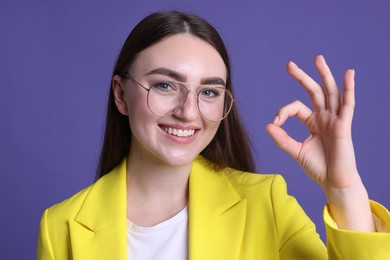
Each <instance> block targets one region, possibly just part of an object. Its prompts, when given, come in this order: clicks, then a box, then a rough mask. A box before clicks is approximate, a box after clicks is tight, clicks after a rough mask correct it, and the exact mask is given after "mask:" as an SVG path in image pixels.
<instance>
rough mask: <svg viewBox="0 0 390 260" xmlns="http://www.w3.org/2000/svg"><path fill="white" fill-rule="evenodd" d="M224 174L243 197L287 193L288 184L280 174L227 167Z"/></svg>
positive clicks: (268, 196) (269, 196) (271, 195)
mask: <svg viewBox="0 0 390 260" xmlns="http://www.w3.org/2000/svg"><path fill="white" fill-rule="evenodd" d="M223 175H224V176H225V178H227V179H228V180H229V182H230V184H231V185H232V187H233V188H234V189H235V190H236V192H238V193H239V194H240V195H241V196H243V197H255V198H256V199H260V198H261V197H267V198H271V197H273V196H279V195H280V196H283V195H284V194H287V184H286V181H285V180H284V178H283V176H282V175H280V174H265V173H252V172H243V171H238V170H234V169H225V170H224V171H223Z"/></svg>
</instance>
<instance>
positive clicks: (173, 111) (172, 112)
mask: <svg viewBox="0 0 390 260" xmlns="http://www.w3.org/2000/svg"><path fill="white" fill-rule="evenodd" d="M120 77H121V78H124V79H130V80H131V81H133V82H135V83H136V84H137V85H138V86H140V87H141V88H143V89H144V90H145V91H146V92H148V94H147V98H146V99H147V105H148V108H149V111H150V112H152V113H153V114H154V115H156V116H161V117H165V116H170V115H173V114H174V113H176V112H177V111H179V110H180V109H181V108H182V107H183V105H184V104H185V102H186V101H187V98H188V93H190V91H191V90H190V89H188V88H187V87H186V86H185V85H186V84H187V85H188V83H184V82H178V81H172V80H170V81H167V82H172V83H177V84H180V85H182V86H183V87H184V88H185V89H186V90H187V91H186V93H185V98H183V102H181V103H180V104H179V106H178V107H177V108H175V109H173V110H172V111H170V112H169V113H166V114H163V115H160V114H157V113H155V112H154V111H153V110H152V109H151V108H150V104H149V94H150V89H151V88H152V87H153V86H151V87H149V88H147V87H145V86H144V85H142V84H141V83H139V82H138V81H137V80H135V79H134V78H133V77H132V76H131V75H130V74H128V73H126V72H125V73H122V74H120ZM224 90H225V94H227V95H228V96H229V97H230V99H231V102H230V106H229V107H228V109H226V108H225V107H224V110H226V113H225V115H224V116H223V117H222V118H221V119H218V120H211V119H209V118H207V117H206V116H204V115H203V113H202V111H201V110H200V108H199V93H200V92H198V91H195V92H196V102H197V109H198V112H199V114H200V115H201V116H202V117H203V118H205V119H206V120H208V121H211V122H220V121H222V120H223V119H225V118H226V117H227V116H228V115H229V113H230V111H231V109H232V107H233V103H234V97H233V94H232V93H231V92H230V91H229V90H228V89H227V88H225V89H224ZM225 105H226V104H224V106H225Z"/></svg>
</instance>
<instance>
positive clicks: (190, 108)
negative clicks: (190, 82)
mask: <svg viewBox="0 0 390 260" xmlns="http://www.w3.org/2000/svg"><path fill="white" fill-rule="evenodd" d="M175 116H177V117H180V118H185V119H187V120H193V119H195V118H197V117H198V116H199V109H198V98H197V94H196V92H192V93H191V91H190V92H189V93H188V95H187V98H186V100H185V101H184V103H183V105H182V106H181V107H180V109H179V110H177V111H176V113H175Z"/></svg>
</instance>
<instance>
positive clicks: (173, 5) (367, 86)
mask: <svg viewBox="0 0 390 260" xmlns="http://www.w3.org/2000/svg"><path fill="white" fill-rule="evenodd" d="M170 9H177V10H181V11H189V12H194V13H196V14H199V15H201V16H203V17H204V18H206V19H207V20H208V21H210V22H211V23H212V24H213V25H214V26H215V27H216V28H217V29H218V30H219V32H220V33H221V35H222V37H223V39H224V40H225V43H226V45H227V48H228V50H229V52H230V56H231V60H232V67H233V82H234V86H235V89H236V101H237V103H238V106H239V108H240V110H241V113H242V115H243V117H244V120H245V123H246V126H247V128H248V130H249V132H250V135H251V138H252V140H253V143H254V147H255V150H256V158H257V164H258V171H259V172H266V173H281V174H282V175H283V176H284V177H285V178H286V180H287V183H288V187H289V192H290V193H291V194H292V195H294V196H295V197H296V198H297V199H298V201H299V202H300V204H301V205H302V207H303V208H304V209H305V210H306V212H307V214H308V215H309V216H310V217H311V218H312V219H313V221H314V222H315V223H316V224H317V228H318V231H319V233H320V234H321V237H322V238H323V239H324V238H325V235H324V227H323V222H322V209H323V206H324V204H325V202H326V201H325V197H324V195H323V194H322V191H321V190H320V188H319V187H318V186H317V185H316V184H315V183H314V182H313V181H311V180H310V179H309V178H308V177H306V176H305V174H304V172H303V171H302V170H301V169H300V167H299V166H298V165H297V164H296V163H295V162H294V161H293V160H292V159H290V158H289V157H288V156H287V155H286V154H285V153H284V152H282V151H281V150H279V148H277V147H276V146H275V145H274V144H273V141H272V140H271V138H270V137H269V136H268V135H267V134H266V132H265V131H264V126H265V125H266V124H267V123H268V122H271V121H272V120H273V117H274V115H275V113H276V111H277V110H278V108H280V107H281V106H283V105H285V104H287V103H289V102H291V101H293V100H296V99H300V100H302V101H303V102H305V103H309V98H308V96H307V95H306V93H305V92H304V91H303V89H302V88H301V87H300V86H299V85H298V84H297V83H296V82H295V81H294V80H293V79H292V78H290V77H289V76H288V75H287V73H286V72H285V65H286V63H287V62H288V61H289V60H293V61H295V62H296V63H297V64H298V65H299V66H300V67H302V68H303V69H304V70H306V71H307V72H308V73H310V74H311V75H312V76H313V77H314V78H315V79H318V75H317V73H316V71H315V70H314V66H313V59H314V56H315V55H317V54H323V55H324V56H325V58H327V61H328V63H329V64H330V66H331V68H332V70H333V72H334V75H335V77H336V79H337V81H338V82H339V83H340V86H341V84H342V76H343V74H344V71H345V70H346V69H348V68H354V69H355V70H356V81H357V85H356V95H357V96H356V103H357V107H356V113H355V119H354V124H353V136H354V141H355V148H356V156H357V160H358V167H359V170H360V174H361V176H362V178H363V180H364V182H365V184H366V187H367V190H368V191H369V194H370V197H371V198H372V199H374V200H377V201H379V202H380V203H382V204H383V205H385V206H386V207H387V208H390V199H389V194H390V192H389V189H388V184H389V181H390V174H389V172H390V170H389V168H387V164H388V162H389V159H390V156H389V155H390V152H389V147H390V138H389V137H388V135H389V133H390V116H389V112H390V102H389V97H390V85H389V83H388V81H389V70H390V66H389V64H390V48H389V46H390V16H389V13H390V2H388V1H386V0H381V1H379V0H372V1H356V0H355V1H352V0H344V1H335V0H331V1H320V0H311V1H309V0H306V1H305V0H295V1H289V0H284V1H282V0H276V1H254V0H253V1H231V2H228V1H222V0H218V1H210V0H208V1H206V0H197V1H195V0H187V1H184V0H181V1H173V0H172V1H161V0H159V1H157V0H148V1H129V0H127V1H124V0H122V1H119V0H115V1H91V0H85V1H44V0H39V1H17V0H16V1H2V2H1V3H0V115H1V127H0V165H1V169H2V170H1V182H0V193H1V194H0V203H1V205H2V210H1V214H0V223H3V228H2V232H0V241H2V242H1V245H0V259H34V258H35V254H36V242H37V236H38V228H39V221H40V217H41V215H42V213H43V210H44V209H45V208H47V207H49V206H51V205H53V204H55V203H57V202H60V201H62V200H64V199H65V198H67V197H69V196H71V195H72V194H74V193H76V192H77V191H79V190H81V189H82V188H84V187H86V186H88V185H89V184H91V183H92V182H93V180H94V176H95V169H96V164H97V160H98V155H99V151H100V146H101V140H102V133H103V124H104V116H105V108H106V99H107V93H108V88H109V83H110V74H111V71H112V68H113V64H114V61H115V58H116V56H117V54H118V52H119V49H120V47H121V45H122V43H123V42H124V40H125V38H126V37H127V34H128V33H129V32H130V30H131V29H132V27H133V26H134V25H135V24H136V23H137V22H138V21H139V20H140V19H141V18H143V17H144V16H145V15H147V14H149V13H150V12H153V11H157V10H170ZM286 129H287V130H288V131H290V132H291V133H292V135H293V136H295V137H297V138H299V139H301V140H302V139H303V138H304V137H305V136H306V135H307V131H306V130H305V128H304V126H303V124H302V123H300V122H298V121H297V120H289V121H288V123H287V124H286Z"/></svg>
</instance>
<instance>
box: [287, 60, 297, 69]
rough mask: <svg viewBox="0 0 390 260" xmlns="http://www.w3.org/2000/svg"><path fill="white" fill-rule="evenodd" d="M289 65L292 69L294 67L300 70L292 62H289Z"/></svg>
mask: <svg viewBox="0 0 390 260" xmlns="http://www.w3.org/2000/svg"><path fill="white" fill-rule="evenodd" d="M288 65H289V66H290V67H293V68H298V66H297V64H295V63H294V62H292V61H289V62H288Z"/></svg>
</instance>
